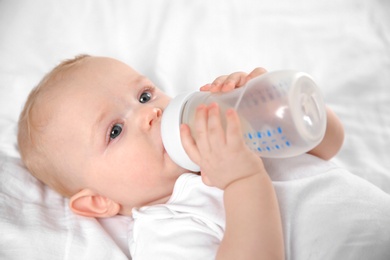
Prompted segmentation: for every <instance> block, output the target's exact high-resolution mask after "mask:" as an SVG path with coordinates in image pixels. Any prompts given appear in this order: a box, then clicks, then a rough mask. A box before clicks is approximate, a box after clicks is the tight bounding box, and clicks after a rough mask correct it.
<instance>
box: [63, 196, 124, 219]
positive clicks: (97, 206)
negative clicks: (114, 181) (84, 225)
mask: <svg viewBox="0 0 390 260" xmlns="http://www.w3.org/2000/svg"><path fill="white" fill-rule="evenodd" d="M69 206H70V208H71V209H72V211H73V212H74V213H76V214H78V215H81V216H86V217H96V218H107V217H112V216H115V215H117V214H118V213H119V210H120V208H121V207H120V205H119V204H118V203H116V202H115V201H113V200H111V199H109V198H106V197H104V196H101V195H100V194H97V193H95V192H94V191H92V190H90V189H83V190H81V191H79V192H78V193H76V194H75V195H73V196H72V197H71V198H70V201H69Z"/></svg>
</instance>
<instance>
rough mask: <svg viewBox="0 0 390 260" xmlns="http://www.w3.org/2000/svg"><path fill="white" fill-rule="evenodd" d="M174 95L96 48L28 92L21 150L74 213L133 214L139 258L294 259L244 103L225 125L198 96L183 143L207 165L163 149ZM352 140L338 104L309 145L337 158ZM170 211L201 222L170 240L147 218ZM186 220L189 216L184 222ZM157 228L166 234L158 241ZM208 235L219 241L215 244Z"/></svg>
mask: <svg viewBox="0 0 390 260" xmlns="http://www.w3.org/2000/svg"><path fill="white" fill-rule="evenodd" d="M264 72H265V70H263V69H260V68H257V69H255V70H254V71H252V72H251V73H250V74H246V73H242V72H236V73H232V74H230V75H228V76H221V77H219V78H217V79H216V80H215V81H214V82H213V83H212V84H207V85H205V86H204V87H202V88H201V89H202V90H203V91H229V90H231V89H233V88H235V87H240V86H242V85H244V84H245V83H246V82H247V81H248V80H249V79H251V78H253V77H256V76H258V75H261V74H262V73H264ZM169 101H170V97H168V96H167V95H166V94H164V93H163V92H162V91H161V90H159V89H158V88H157V87H155V86H154V84H153V83H152V82H151V81H150V80H149V79H147V78H146V77H144V76H142V75H140V74H139V73H137V72H136V71H134V70H133V69H132V68H131V67H129V66H127V65H126V64H124V63H122V62H120V61H117V60H114V59H111V58H105V57H92V56H88V55H82V56H78V57H76V58H75V59H72V60H68V61H65V62H63V63H61V64H60V65H59V66H57V67H56V68H54V69H53V70H52V71H51V72H50V73H49V74H48V75H47V76H46V77H45V78H44V79H43V80H42V81H41V82H40V84H39V85H38V86H37V87H36V88H35V89H34V90H33V91H32V92H31V93H30V96H29V98H28V100H27V102H26V104H25V107H24V109H23V111H22V113H21V116H20V121H19V132H18V144H19V148H20V152H21V156H22V160H23V162H24V163H25V165H26V167H27V168H28V169H29V171H30V172H31V173H32V174H33V175H34V176H35V177H36V178H38V179H39V180H41V181H42V182H44V183H45V184H47V185H48V186H50V187H51V188H53V189H54V190H56V191H58V192H59V193H60V194H62V195H64V196H66V197H68V198H69V205H70V208H71V209H72V210H73V212H75V213H76V214H80V215H83V216H89V217H111V216H114V215H117V214H122V215H128V216H131V215H132V216H133V217H134V219H135V224H134V226H133V232H134V237H132V238H131V239H130V249H131V253H132V257H133V259H157V258H159V259H165V258H164V257H166V258H167V259H172V258H173V259H174V257H177V258H179V259H182V258H186V257H184V256H183V254H188V256H189V257H194V259H204V258H203V257H207V258H218V259H230V258H231V259H237V258H240V259H284V249H283V248H284V246H283V234H282V233H283V232H282V225H281V218H280V211H279V208H278V203H277V199H276V195H275V190H274V188H273V185H272V182H271V181H270V178H269V176H268V174H267V172H266V169H265V168H264V165H263V161H262V159H261V158H260V157H258V156H257V155H255V154H254V153H253V152H251V151H250V150H249V148H247V147H246V146H245V144H244V141H243V138H242V134H241V129H240V124H239V119H238V116H237V114H236V112H235V111H234V110H228V111H227V112H226V115H222V116H226V119H227V128H226V130H224V129H223V127H222V124H221V120H220V117H221V115H220V112H219V108H218V106H217V105H216V104H212V105H210V106H207V107H206V106H200V107H199V108H198V110H197V113H196V120H197V122H198V123H197V127H196V132H197V135H196V136H197V139H196V140H194V139H193V138H192V136H191V134H190V131H189V128H188V126H186V125H183V126H182V127H181V138H182V141H183V145H184V148H185V150H186V151H187V152H188V154H189V156H190V158H191V159H192V160H193V161H194V162H195V163H197V164H198V165H200V167H201V169H202V170H201V174H200V175H199V173H190V172H189V171H188V170H186V169H183V168H181V167H179V166H178V165H176V164H175V163H174V162H173V161H172V160H171V159H170V157H169V156H168V155H167V153H166V152H165V150H164V146H163V145H162V141H161V135H160V124H161V116H162V113H163V112H164V109H165V107H166V106H167V105H168V103H169ZM342 140H343V129H342V126H341V124H340V122H339V120H338V119H337V117H336V116H335V115H334V114H333V113H332V112H331V111H330V110H328V126H327V131H326V135H325V138H324V140H323V141H322V143H321V144H320V145H319V146H318V147H316V148H315V149H313V150H312V151H310V153H312V154H313V155H316V156H318V157H321V158H324V159H329V158H331V157H332V156H333V155H334V154H335V153H337V151H338V150H339V148H340V146H341V143H342ZM202 181H203V182H202ZM205 184H206V185H205ZM183 194H184V195H183ZM202 198H203V199H202ZM187 199H188V204H187ZM166 205H170V207H171V208H169V207H168V208H167V207H166ZM166 209H168V211H167V210H166ZM218 210H220V211H218ZM221 211H222V212H221ZM172 212H175V213H174V215H175V218H176V216H180V217H179V218H176V221H177V222H176V223H177V224H176V225H174V226H177V227H180V228H182V229H180V230H182V231H181V232H182V233H185V232H186V230H187V229H191V228H193V229H192V232H193V233H195V234H193V235H191V236H184V235H183V236H181V237H180V238H178V236H177V233H175V234H176V235H175V237H176V240H175V241H174V242H173V243H175V244H176V247H175V248H174V249H172V247H167V246H163V245H162V244H165V243H162V242H164V241H165V240H164V241H162V240H161V239H165V237H164V236H166V241H165V242H168V241H169V242H170V241H172V240H170V238H171V237H170V235H169V234H167V232H168V233H169V231H170V230H166V228H167V227H170V226H169V225H166V226H164V225H162V226H161V225H160V227H161V228H162V229H161V230H160V229H158V228H151V227H154V226H153V225H152V224H151V223H150V219H151V218H149V217H143V216H148V214H149V215H150V214H151V215H153V214H154V215H158V218H157V219H159V220H161V219H166V216H168V215H170V214H171V215H172ZM167 214H168V215H167ZM187 216H190V217H187ZM194 216H195V217H194ZM225 216H226V218H225ZM169 218H171V217H169ZM185 219H187V220H188V221H190V222H191V224H189V223H187V222H180V221H184V220H185ZM194 219H195V220H194ZM137 221H138V223H140V224H138V225H136V224H137ZM142 223H143V224H142ZM159 223H163V222H159ZM180 223H182V224H183V225H181V224H180ZM199 225H201V226H202V227H199ZM157 226H159V225H157ZM203 226H207V230H206V229H205V228H204V227H203ZM141 227H144V228H146V229H147V228H148V227H149V229H150V230H149V231H150V232H151V233H150V234H151V235H150V236H147V237H145V236H146V235H145V234H148V231H147V230H145V231H144V230H143V229H142V228H141ZM164 227H165V229H164ZM159 230H160V231H161V232H160V231H159ZM163 230H165V231H163ZM180 230H179V231H180ZM194 230H195V231H194ZM202 230H206V231H205V232H203V231H202ZM210 230H211V231H210ZM158 232H160V233H158ZM155 233H156V236H155V237H157V238H158V239H160V240H159V241H157V242H156V243H155V244H153V243H152V242H151V241H153V236H154V234H155ZM157 233H158V234H157ZM189 233H191V232H189ZM211 233H212V234H214V235H212V237H213V238H212V239H209V236H208V234H211ZM140 234H142V236H141V235H140ZM185 238H188V239H185ZM214 238H215V239H214ZM179 240H180V241H179ZM197 241H198V242H197ZM144 243H149V244H148V245H145V244H144ZM203 244H204V245H205V246H206V247H207V246H209V247H210V245H213V246H211V249H210V250H209V251H208V250H205V249H204V247H203ZM145 246H147V248H145ZM154 246H155V247H154ZM191 248H192V250H193V251H191V250H190V249H191ZM168 249H169V250H168ZM156 257H157V258H156ZM186 259H187V258H186Z"/></svg>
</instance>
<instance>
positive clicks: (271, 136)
mask: <svg viewBox="0 0 390 260" xmlns="http://www.w3.org/2000/svg"><path fill="white" fill-rule="evenodd" d="M244 138H245V140H246V141H245V142H246V144H247V145H248V146H249V147H251V149H252V150H253V151H256V152H260V153H262V152H269V153H272V152H276V151H279V150H283V149H287V148H289V147H291V143H290V141H289V140H288V139H287V136H286V135H284V131H283V129H282V128H281V127H276V128H273V129H266V130H264V131H255V132H247V133H245V134H244Z"/></svg>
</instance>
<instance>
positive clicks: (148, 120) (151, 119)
mask: <svg viewBox="0 0 390 260" xmlns="http://www.w3.org/2000/svg"><path fill="white" fill-rule="evenodd" d="M145 110H146V111H145V113H144V115H143V116H142V117H143V120H142V124H141V127H142V129H143V130H145V131H148V130H149V129H151V128H152V126H153V124H155V123H156V122H157V121H158V120H161V116H162V110H161V109H160V108H157V107H153V108H148V109H145Z"/></svg>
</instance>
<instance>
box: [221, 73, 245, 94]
mask: <svg viewBox="0 0 390 260" xmlns="http://www.w3.org/2000/svg"><path fill="white" fill-rule="evenodd" d="M247 75H248V74H247V73H245V72H241V71H239V72H234V73H232V74H230V75H229V76H228V77H227V78H226V79H225V82H224V83H223V84H222V88H221V91H222V92H227V91H230V90H233V89H235V88H237V87H241V86H242V85H244V84H245V83H246V81H245V79H246V77H247Z"/></svg>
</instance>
